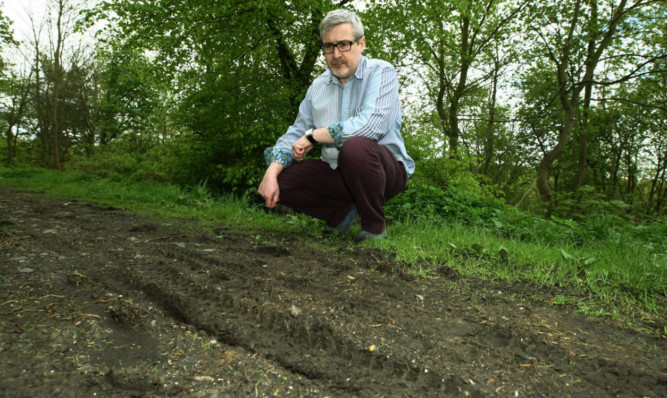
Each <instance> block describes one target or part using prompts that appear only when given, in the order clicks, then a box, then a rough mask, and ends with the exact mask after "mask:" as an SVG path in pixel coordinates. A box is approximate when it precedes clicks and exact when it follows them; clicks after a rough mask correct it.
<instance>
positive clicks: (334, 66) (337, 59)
mask: <svg viewBox="0 0 667 398" xmlns="http://www.w3.org/2000/svg"><path fill="white" fill-rule="evenodd" d="M323 39H324V40H323V43H324V44H338V43H339V42H341V41H354V39H355V37H354V33H353V29H352V24H351V23H343V24H340V25H336V26H334V27H333V28H332V29H331V30H329V31H326V32H324V35H323ZM365 49H366V39H365V38H363V37H362V38H361V39H360V40H359V42H358V43H352V48H351V49H350V51H346V52H341V51H340V50H339V49H338V48H337V47H334V50H333V53H331V54H324V58H326V60H327V66H328V67H329V70H330V71H331V73H333V74H334V75H335V76H336V77H337V78H338V79H339V80H340V81H341V83H343V84H345V83H346V82H347V79H349V78H350V76H352V75H354V73H355V72H356V71H357V67H358V66H359V62H361V54H362V53H363V52H364V50H365Z"/></svg>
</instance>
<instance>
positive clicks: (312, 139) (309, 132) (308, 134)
mask: <svg viewBox="0 0 667 398" xmlns="http://www.w3.org/2000/svg"><path fill="white" fill-rule="evenodd" d="M306 138H308V141H310V143H311V144H313V145H315V144H317V141H316V140H315V137H313V129H308V130H307V131H306Z"/></svg>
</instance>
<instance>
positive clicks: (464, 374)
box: [0, 188, 667, 397]
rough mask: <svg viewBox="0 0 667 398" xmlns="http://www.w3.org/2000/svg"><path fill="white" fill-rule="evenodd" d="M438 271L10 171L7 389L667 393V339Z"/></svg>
mask: <svg viewBox="0 0 667 398" xmlns="http://www.w3.org/2000/svg"><path fill="white" fill-rule="evenodd" d="M258 234H259V235H261V237H258V236H257V235H258ZM439 271H441V272H440V273H439V276H438V277H436V278H434V279H430V280H416V279H415V278H413V277H411V276H410V275H409V274H406V273H403V272H401V266H400V264H396V263H395V262H393V261H392V260H391V259H388V258H386V256H385V255H384V254H382V253H380V252H378V251H374V250H368V249H359V248H347V247H339V248H337V249H336V250H334V251H331V252H322V251H317V250H314V249H312V248H309V247H308V246H307V245H305V244H304V242H303V241H301V240H299V239H298V238H296V237H291V236H269V234H267V233H266V232H258V231H249V230H243V229H241V230H236V229H233V228H229V227H221V228H220V229H218V230H216V231H214V232H207V231H204V230H203V229H200V228H197V226H196V225H194V224H192V223H189V222H182V223H179V225H177V224H176V223H175V222H174V223H172V224H164V223H161V222H156V221H153V220H150V219H148V218H144V217H139V216H136V215H132V214H128V213H126V212H124V211H122V210H120V209H117V208H114V207H110V206H101V205H92V204H87V203H82V202H76V201H67V200H62V199H55V200H54V199H50V198H47V197H46V196H45V195H41V194H35V193H26V192H16V191H11V190H7V189H3V188H0V337H1V339H2V341H1V345H0V374H2V377H1V378H0V396H7V397H41V396H63V397H70V396H71V397H83V396H86V397H90V396H97V397H127V396H142V397H143V396H149V397H150V396H162V397H164V396H172V395H177V396H183V397H189V396H193V397H194V396H196V397H199V396H204V397H209V396H211V397H226V396H272V395H275V396H360V397H367V396H392V397H397V396H398V397H400V396H406V397H415V396H461V397H467V396H484V397H486V396H501V397H516V396H527V395H533V396H554V397H556V396H558V397H562V396H596V397H598V396H639V397H641V396H649V397H664V396H667V363H666V358H667V356H666V355H665V351H666V350H665V342H664V340H661V339H657V338H652V337H649V336H645V335H642V334H639V333H637V332H632V331H628V330H625V329H623V328H619V327H616V326H613V325H610V324H608V323H603V322H602V321H601V320H597V319H591V318H587V317H584V316H581V315H578V314H575V313H572V312H571V311H569V310H567V309H564V308H561V307H557V306H554V305H552V304H549V303H548V300H549V293H548V292H537V291H534V290H531V289H529V288H528V287H526V286H517V285H513V286H508V285H502V284H494V283H489V282H482V281H477V280H471V279H466V278H460V277H458V276H457V273H456V272H455V271H454V270H452V269H450V268H447V267H442V268H440V270H439ZM540 297H541V298H540Z"/></svg>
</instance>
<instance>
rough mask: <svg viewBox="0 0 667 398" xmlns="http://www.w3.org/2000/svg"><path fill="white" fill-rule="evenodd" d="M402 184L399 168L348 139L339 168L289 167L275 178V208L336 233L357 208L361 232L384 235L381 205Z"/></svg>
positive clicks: (317, 164)
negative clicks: (278, 206)
mask: <svg viewBox="0 0 667 398" xmlns="http://www.w3.org/2000/svg"><path fill="white" fill-rule="evenodd" d="M406 182H407V173H406V171H405V167H403V164H402V163H401V162H399V161H397V160H396V158H395V157H394V155H393V154H392V153H391V152H389V150H388V149H387V148H385V147H383V146H381V145H378V144H377V143H376V142H374V141H372V140H369V139H367V138H361V137H353V138H350V139H348V140H347V141H346V142H345V144H343V147H342V148H341V150H340V154H339V155H338V168H337V169H335V170H334V169H332V168H331V167H330V166H329V164H328V163H326V162H324V161H322V160H319V159H317V160H314V159H308V160H304V161H303V162H301V163H296V162H295V163H293V164H292V165H291V166H290V167H288V168H286V169H285V170H283V171H282V172H281V173H280V175H279V176H278V186H279V187H280V203H281V204H283V205H285V206H288V207H291V208H292V209H294V210H297V211H300V212H303V213H305V214H308V215H310V216H312V217H315V218H319V219H321V220H325V221H326V222H327V224H328V225H329V226H330V227H336V226H337V225H338V224H340V223H341V222H342V221H343V219H344V218H345V216H346V215H347V214H348V213H349V212H350V210H352V208H353V207H354V205H355V204H356V205H357V208H358V209H359V214H360V215H361V227H362V229H363V230H364V231H367V232H370V233H373V234H379V233H382V231H384V229H385V227H386V225H385V218H384V209H383V206H384V204H385V202H386V201H387V200H389V199H391V198H392V197H394V196H396V195H398V194H399V193H400V192H401V191H402V190H403V188H404V187H405V184H406Z"/></svg>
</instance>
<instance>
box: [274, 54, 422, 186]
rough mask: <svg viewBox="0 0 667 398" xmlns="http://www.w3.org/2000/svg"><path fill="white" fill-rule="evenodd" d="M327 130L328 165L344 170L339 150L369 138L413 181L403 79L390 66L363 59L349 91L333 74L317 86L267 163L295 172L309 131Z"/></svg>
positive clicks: (325, 157) (324, 152)
mask: <svg viewBox="0 0 667 398" xmlns="http://www.w3.org/2000/svg"><path fill="white" fill-rule="evenodd" d="M319 127H327V128H328V129H329V133H330V134H331V136H332V137H333V139H334V142H335V144H324V145H322V160H324V161H326V162H327V163H329V165H330V166H331V168H334V169H335V168H336V167H338V163H337V160H338V150H339V149H340V147H341V146H342V145H343V143H345V141H346V140H347V139H348V138H350V137H355V136H358V137H365V138H369V139H371V140H373V141H376V142H377V143H378V144H380V145H382V146H384V147H386V148H387V149H389V151H390V152H391V153H392V154H394V156H395V157H396V159H397V160H398V161H400V162H402V163H403V165H404V166H405V170H406V171H407V173H408V176H410V175H412V173H414V170H415V162H414V161H413V160H412V158H410V156H408V154H407V151H406V150H405V142H404V141H403V137H402V136H401V101H400V99H399V96H398V77H397V74H396V70H395V69H394V67H393V66H392V65H391V64H389V63H388V62H385V61H381V60H375V59H368V58H366V57H363V56H362V58H361V61H360V62H359V66H358V67H357V70H356V72H355V74H354V75H353V76H351V77H350V78H349V79H348V81H347V84H346V85H345V86H344V87H343V85H342V84H341V83H340V81H339V80H338V78H336V77H335V76H334V75H333V74H332V73H331V72H330V71H326V72H324V73H323V74H322V75H320V76H319V77H318V78H316V79H315V81H313V84H312V85H311V86H310V87H309V88H308V92H307V93H306V97H305V98H304V100H303V101H302V102H301V105H300V106H299V115H298V116H297V118H296V121H295V122H294V124H293V125H291V126H290V127H289V128H288V129H287V132H286V133H285V134H284V135H283V136H282V137H280V138H279V139H278V141H277V142H276V145H275V146H274V147H271V148H267V149H266V151H265V152H264V157H265V159H266V161H267V163H270V162H278V163H281V164H282V165H283V166H285V167H289V165H291V164H292V162H293V161H294V160H293V159H292V144H293V143H294V142H296V140H298V139H299V138H300V137H303V135H304V134H305V132H306V130H308V129H311V128H312V129H314V128H319Z"/></svg>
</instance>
